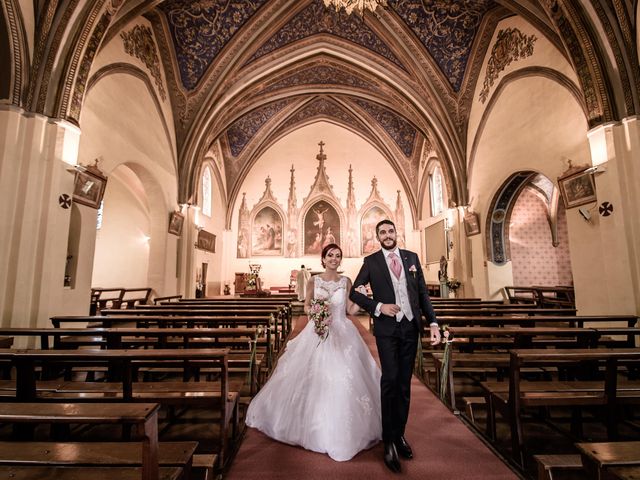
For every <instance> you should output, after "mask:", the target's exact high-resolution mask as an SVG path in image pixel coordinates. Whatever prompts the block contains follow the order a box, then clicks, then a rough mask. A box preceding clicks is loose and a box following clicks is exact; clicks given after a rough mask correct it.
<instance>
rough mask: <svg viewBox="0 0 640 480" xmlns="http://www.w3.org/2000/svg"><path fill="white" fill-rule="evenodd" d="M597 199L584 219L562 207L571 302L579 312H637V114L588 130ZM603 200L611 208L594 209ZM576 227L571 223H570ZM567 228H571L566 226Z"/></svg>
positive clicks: (639, 273) (639, 208) (639, 199)
mask: <svg viewBox="0 0 640 480" xmlns="http://www.w3.org/2000/svg"><path fill="white" fill-rule="evenodd" d="M588 138H589V145H590V148H591V159H592V163H593V166H594V167H596V168H597V170H596V171H595V173H594V175H595V183H596V190H597V204H596V205H595V206H594V207H593V208H592V207H591V206H589V205H587V207H588V208H589V209H590V210H591V213H592V215H591V219H590V222H589V223H587V222H586V221H585V220H584V219H582V218H580V216H579V212H578V210H577V209H571V210H568V211H567V217H568V221H569V222H570V224H569V229H570V243H571V257H572V265H573V271H574V281H575V285H576V291H577V298H576V303H577V306H578V309H579V311H580V312H579V313H581V314H598V313H602V314H636V315H637V314H638V313H640V197H639V195H640V164H639V162H640V122H639V119H638V117H630V118H626V119H624V120H623V121H621V122H617V123H610V124H606V125H601V126H598V127H596V128H594V129H593V130H591V131H590V132H589V133H588ZM604 202H608V203H609V204H610V205H611V206H612V207H613V210H612V211H611V213H610V215H608V216H603V215H602V214H601V212H600V208H601V207H602V205H603V203H604ZM572 226H573V227H576V226H578V227H577V228H573V229H572ZM572 230H573V231H572Z"/></svg>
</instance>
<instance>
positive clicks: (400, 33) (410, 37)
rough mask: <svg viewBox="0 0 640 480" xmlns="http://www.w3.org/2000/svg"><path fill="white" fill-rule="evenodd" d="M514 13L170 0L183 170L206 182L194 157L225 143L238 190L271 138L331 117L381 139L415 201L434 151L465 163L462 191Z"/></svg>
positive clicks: (164, 42) (168, 54) (167, 38)
mask: <svg viewBox="0 0 640 480" xmlns="http://www.w3.org/2000/svg"><path fill="white" fill-rule="evenodd" d="M508 15H510V13H509V11H508V10H507V9H506V8H504V7H503V6H501V5H500V4H498V3H496V2H494V1H493V0H477V1H468V2H449V1H442V0H441V1H431V2H423V1H411V0H405V1H391V2H389V6H388V7H387V8H384V9H380V8H379V9H378V10H377V11H376V13H375V14H372V13H370V12H367V13H366V14H365V15H364V16H361V15H348V14H346V13H345V12H344V10H340V11H336V10H334V9H332V8H327V7H326V6H325V5H324V3H323V2H322V0H310V1H298V2H284V1H278V0H275V1H267V0H254V1H247V2H220V1H219V2H212V1H210V2H204V1H201V2H191V1H187V0H167V1H165V2H162V3H160V4H159V5H158V6H157V8H155V9H154V10H152V11H149V12H147V17H148V18H149V19H150V20H151V21H152V22H153V25H154V32H155V34H156V37H157V38H158V42H159V43H160V45H161V50H162V52H163V57H164V59H165V64H166V66H167V68H168V71H169V72H170V73H169V75H168V76H169V78H170V79H169V83H170V91H171V92H172V97H173V101H174V105H175V106H177V109H176V113H177V114H178V121H177V122H176V129H177V132H178V138H179V141H180V142H181V143H182V145H183V146H184V150H183V159H184V160H186V161H184V162H183V163H182V165H183V166H184V167H185V170H183V171H182V173H183V175H184V177H186V178H194V175H193V173H194V172H193V170H189V169H188V167H191V168H196V167H197V162H190V161H188V158H201V157H202V156H203V153H204V152H206V151H207V150H208V149H209V148H210V147H211V145H212V143H213V142H215V141H218V140H219V141H220V142H221V144H222V146H223V148H224V152H225V166H226V173H227V180H228V184H229V185H231V188H230V190H231V191H230V192H229V193H230V197H234V196H235V195H236V194H237V191H234V187H235V188H236V190H237V188H239V185H237V181H236V180H237V179H238V178H242V176H243V174H244V173H246V171H247V170H248V169H249V168H250V167H251V165H252V164H253V162H254V161H255V160H256V159H257V158H258V156H259V155H260V153H261V152H263V151H264V150H265V149H266V148H268V147H269V145H271V144H272V143H273V142H275V141H276V140H278V139H279V138H281V137H282V136H283V135H286V133H287V132H289V131H291V130H293V129H295V128H298V127H300V126H302V125H305V124H309V123H310V122H313V121H317V120H326V121H330V122H332V123H336V124H339V125H341V126H343V127H345V128H348V129H349V130H351V131H353V132H356V133H357V134H359V135H361V136H363V137H364V138H366V139H368V140H369V141H370V142H371V143H372V144H373V145H374V146H376V148H378V150H379V151H380V152H381V153H382V154H383V155H384V156H385V157H386V158H388V160H389V161H390V163H391V164H392V165H393V166H394V168H395V169H396V171H397V172H398V174H399V176H400V178H401V179H402V180H403V182H404V183H405V186H406V188H407V191H408V192H410V193H412V194H413V197H414V199H415V195H416V194H417V192H418V188H419V185H418V181H419V178H418V175H417V173H418V164H419V162H420V157H421V155H422V154H423V150H424V148H423V147H425V146H426V150H427V151H428V152H432V153H433V152H439V154H440V155H443V156H444V157H446V158H447V159H448V160H449V162H447V163H451V162H453V163H456V164H457V165H455V166H454V167H450V168H449V169H448V172H447V173H448V178H449V179H456V178H457V180H454V181H453V187H454V190H460V188H461V186H462V183H463V182H464V178H459V177H460V175H459V172H460V171H464V168H463V165H464V161H463V158H464V153H463V152H464V136H465V132H466V121H467V116H468V112H469V109H470V102H471V95H472V92H473V90H474V88H475V85H476V81H477V76H478V72H479V70H480V64H481V61H482V59H483V57H484V55H485V53H486V49H487V47H488V44H489V40H490V39H491V36H492V35H493V33H494V29H495V25H496V23H497V22H498V21H499V20H500V19H502V18H505V17H506V16H508ZM456 183H458V184H457V185H456ZM192 189H193V186H191V189H190V190H191V191H192ZM185 193H186V192H185ZM459 193H461V192H459ZM455 196H457V195H455Z"/></svg>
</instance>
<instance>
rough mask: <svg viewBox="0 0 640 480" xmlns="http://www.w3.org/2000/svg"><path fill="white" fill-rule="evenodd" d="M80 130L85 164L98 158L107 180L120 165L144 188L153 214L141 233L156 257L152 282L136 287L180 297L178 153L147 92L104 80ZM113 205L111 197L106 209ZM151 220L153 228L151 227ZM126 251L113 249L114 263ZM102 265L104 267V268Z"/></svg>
mask: <svg viewBox="0 0 640 480" xmlns="http://www.w3.org/2000/svg"><path fill="white" fill-rule="evenodd" d="M80 126H81V128H82V138H81V142H80V152H79V161H80V163H83V164H90V163H93V160H94V159H95V158H100V159H101V160H100V163H99V168H100V169H101V170H102V171H103V172H104V173H105V174H106V175H107V176H108V177H111V175H112V173H113V172H114V171H116V169H117V168H118V167H119V166H120V165H126V166H127V168H128V169H130V170H131V171H133V172H134V173H135V176H137V178H138V179H139V181H140V182H141V186H140V187H139V188H140V189H141V190H142V192H138V194H137V195H138V196H142V197H146V198H147V201H148V208H149V211H148V214H147V217H146V218H144V222H146V223H143V224H139V225H138V227H139V228H141V229H143V230H144V229H147V230H148V232H149V235H150V236H151V241H150V245H149V248H150V255H151V256H150V261H149V265H148V274H147V276H145V278H144V279H142V278H139V279H138V277H136V279H137V281H136V283H137V285H135V286H136V287H140V286H145V287H146V286H149V287H152V288H153V289H154V290H155V292H154V293H155V294H157V295H161V294H173V293H176V291H177V279H176V268H177V262H176V255H177V253H176V252H177V248H178V242H177V239H176V237H175V236H173V235H169V234H168V233H167V226H168V217H169V213H170V212H171V211H173V210H174V209H175V208H176V207H177V181H176V171H175V165H174V158H175V151H174V147H173V143H172V139H171V138H169V137H167V135H166V131H165V128H164V127H165V126H164V125H163V122H162V117H161V114H160V112H159V111H158V110H157V108H156V105H155V103H154V102H153V100H152V98H151V93H150V92H149V90H148V88H147V86H146V85H145V84H144V82H142V81H141V80H140V79H137V78H135V77H133V76H131V75H127V74H114V75H110V76H107V77H105V78H103V79H101V80H100V81H99V82H98V83H97V84H95V85H94V86H93V88H91V89H90V90H89V91H88V93H87V96H86V97H85V104H84V107H83V111H82V117H81V125H80ZM110 183H111V178H109V182H108V183H107V194H108V193H109V189H110V187H111V185H110ZM129 185H131V183H129ZM108 203H109V198H108V197H107V198H106V199H105V205H106V208H107V209H109V205H108ZM116 211H117V212H120V213H121V214H122V215H128V214H129V212H128V211H127V210H116ZM141 218H142V217H140V218H138V220H141ZM149 218H150V219H151V223H150V227H148V226H147V223H148V222H149V221H150V220H149ZM141 221H142V220H141ZM94 227H95V224H94ZM132 245H133V244H132ZM121 249H122V246H121V245H118V244H114V245H110V246H109V247H108V248H107V249H106V252H107V254H108V255H110V256H111V257H112V258H114V257H115V256H116V255H120V254H122V252H121ZM138 253H139V252H138ZM98 265H104V263H102V262H99V263H97V264H96V266H98ZM125 274H126V273H125ZM96 275H97V277H96V280H98V279H100V281H101V283H102V281H105V280H106V279H107V278H108V277H105V276H104V275H105V274H103V273H99V272H96ZM127 278H128V279H129V280H132V279H131V278H129V277H127ZM118 283H120V282H118ZM94 286H96V285H94Z"/></svg>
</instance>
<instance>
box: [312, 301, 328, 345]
mask: <svg viewBox="0 0 640 480" xmlns="http://www.w3.org/2000/svg"><path fill="white" fill-rule="evenodd" d="M309 320H311V321H312V322H313V328H314V330H315V332H316V335H318V337H320V341H323V340H326V339H327V337H328V336H329V326H330V325H331V310H330V309H329V301H328V300H321V299H318V300H317V299H315V298H314V299H313V300H311V308H310V309H309Z"/></svg>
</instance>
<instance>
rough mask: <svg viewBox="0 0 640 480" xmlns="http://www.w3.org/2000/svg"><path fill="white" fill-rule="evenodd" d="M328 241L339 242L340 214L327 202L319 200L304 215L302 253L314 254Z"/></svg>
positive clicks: (327, 243)
mask: <svg viewBox="0 0 640 480" xmlns="http://www.w3.org/2000/svg"><path fill="white" fill-rule="evenodd" d="M330 243H337V244H338V245H339V244H340V216H339V215H338V212H336V209H335V208H334V207H333V206H332V205H331V204H330V203H329V202H326V201H324V200H320V201H319V202H317V203H314V204H313V206H312V207H311V208H310V209H309V210H307V213H306V215H305V217H304V254H305V255H316V254H318V253H320V252H322V249H323V247H324V246H325V245H329V244H330Z"/></svg>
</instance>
